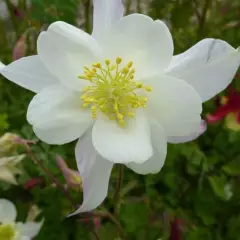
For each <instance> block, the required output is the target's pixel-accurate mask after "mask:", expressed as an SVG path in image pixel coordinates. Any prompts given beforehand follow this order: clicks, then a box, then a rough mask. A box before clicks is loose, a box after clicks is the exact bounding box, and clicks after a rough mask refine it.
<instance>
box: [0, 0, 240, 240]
mask: <svg viewBox="0 0 240 240" xmlns="http://www.w3.org/2000/svg"><path fill="white" fill-rule="evenodd" d="M31 2H32V5H31V8H30V9H28V10H27V8H26V1H25V0H22V1H19V6H18V9H19V11H20V12H21V13H22V14H23V16H24V17H23V18H22V19H18V18H17V17H16V16H13V15H11V16H10V18H9V19H7V20H5V21H4V20H0V59H1V61H3V62H5V63H9V62H11V61H12V51H13V48H14V47H15V44H16V43H17V41H18V40H19V37H20V36H22V35H23V34H26V35H27V36H28V37H27V42H26V44H27V54H34V53H36V39H37V36H38V34H39V32H40V31H41V30H44V29H45V28H46V27H47V26H48V25H49V24H50V23H51V22H53V21H58V20H61V21H66V22H68V23H70V24H74V25H77V26H79V25H82V23H83V26H82V27H84V28H85V29H90V27H89V24H90V22H91V21H89V19H91V18H92V16H91V14H90V12H91V11H89V10H91V5H89V1H88V0H84V1H82V2H80V1H78V0H68V1H66V0H51V1H49V0H32V1H31ZM133 2H134V1H133V0H127V1H126V4H127V5H126V6H128V9H129V11H132V12H133V11H136V10H135V9H132V8H134V7H133V6H134V4H131V3H133ZM135 2H138V3H140V2H141V4H140V5H139V4H138V5H137V6H138V7H137V8H138V10H139V11H141V12H147V13H148V14H149V15H150V16H152V17H153V18H154V19H158V18H160V19H163V20H164V21H165V22H166V23H167V24H168V26H169V27H170V30H171V32H172V35H173V39H174V44H175V54H178V53H180V52H182V51H185V50H186V49H188V48H189V47H191V46H192V45H193V44H195V43H196V42H197V41H199V40H200V39H202V38H207V37H214V38H220V39H223V40H226V41H228V42H229V43H230V44H232V46H234V47H237V46H239V45H240V31H239V30H238V29H239V26H240V21H239V9H240V2H239V0H231V1H230V0H223V1H219V0H203V1H202V0H195V1H191V0H181V1H180V0H177V1H176V0H141V1H140V0H136V1H135ZM89 6H90V7H89ZM83 13H84V14H83ZM83 15H84V16H83ZM80 23H81V24H80ZM233 85H234V86H235V87H236V89H238V90H240V81H239V75H238V77H236V78H235V80H234V82H233ZM222 95H224V93H222ZM32 97H33V93H31V92H28V91H27V90H24V89H22V88H21V87H19V86H16V85H15V84H13V83H11V82H8V81H7V80H6V79H3V78H2V77H1V78H0V103H1V104H0V134H2V133H3V132H5V131H10V132H15V133H17V134H19V135H20V136H21V137H23V138H26V139H36V137H35V136H34V134H33V131H32V128H31V126H29V125H28V124H27V122H26V117H25V115H26V110H27V106H28V103H29V101H30V100H31V98H32ZM215 109H216V102H215V99H212V100H210V101H209V102H207V103H205V104H204V111H203V117H204V116H205V115H206V114H207V113H210V112H213V111H214V110H215ZM239 142H240V133H239V132H232V131H230V130H228V129H226V128H225V126H224V124H223V123H218V124H215V125H209V126H208V131H207V132H206V133H205V134H204V135H203V136H201V137H200V138H199V139H198V140H196V141H194V142H191V143H186V144H179V145H170V144H169V146H168V156H167V160H166V162H165V165H164V167H163V169H162V171H161V172H160V173H158V174H156V175H148V176H140V175H136V174H134V173H133V172H132V171H130V170H128V169H126V168H125V173H124V182H123V188H122V191H121V193H120V195H121V206H120V211H119V214H116V215H118V218H119V221H120V223H121V225H122V227H123V228H124V230H125V232H126V234H127V235H128V237H129V239H133V240H134V239H136V240H157V239H159V238H161V239H162V240H166V239H169V236H170V228H171V227H170V225H171V222H172V221H173V220H174V219H181V221H182V225H181V229H182V234H183V237H182V238H183V239H184V240H185V239H186V240H202V239H204V240H240V237H239V229H240V216H239V208H240V188H239V184H240V178H239V175H240V159H239V156H240V148H239ZM74 144H75V143H74ZM74 144H68V145H65V146H49V145H47V144H45V143H42V142H38V143H37V144H36V145H35V146H33V147H32V151H33V152H34V153H35V154H36V157H37V159H39V160H41V161H42V163H43V165H44V167H45V168H47V169H48V170H49V171H50V172H51V173H53V174H54V175H55V177H56V178H57V179H58V180H59V181H60V182H61V183H62V184H64V183H65V182H64V178H63V176H62V174H61V172H60V170H59V169H58V168H57V165H56V160H55V156H56V155H61V156H62V157H63V158H64V159H66V160H67V162H68V164H69V166H70V167H71V168H74V169H76V163H75V159H74ZM18 152H19V153H23V152H25V149H24V148H22V147H20V148H19V149H18ZM21 169H22V170H23V171H24V174H22V175H20V176H19V177H18V182H19V185H18V186H10V185H7V184H2V183H1V184H0V196H1V197H4V198H8V199H10V200H12V201H13V202H14V203H15V204H16V205H17V208H18V213H19V215H18V220H19V221H24V220H26V217H27V212H28V209H29V207H30V206H31V205H32V204H33V203H34V204H37V205H38V206H39V208H40V209H41V210H42V212H41V214H40V216H39V217H38V218H39V219H41V218H44V220H45V222H44V226H43V228H42V230H41V232H40V234H39V235H38V236H37V237H36V240H44V239H48V240H56V239H58V240H67V239H70V240H77V239H96V238H94V234H93V232H94V231H95V232H97V233H98V235H99V238H100V239H103V240H120V239H123V237H121V238H120V234H119V228H118V226H117V225H116V224H114V222H113V221H112V220H111V219H109V218H107V217H102V218H101V222H100V226H98V227H96V226H94V224H93V221H92V220H90V221H89V220H86V219H85V215H83V216H81V215H80V216H77V217H73V218H66V215H67V214H69V213H70V212H72V211H73V206H72V203H71V202H70V201H69V200H68V199H67V198H66V197H65V196H64V194H63V192H62V190H61V189H58V188H57V187H56V185H54V184H53V182H52V180H51V178H49V176H48V175H47V174H46V171H44V170H43V169H42V168H41V167H40V166H39V165H38V164H36V163H35V162H33V161H32V159H31V158H30V157H26V159H25V160H24V161H23V163H22V165H21ZM36 177H37V178H38V177H40V178H41V182H40V183H38V184H37V185H36V186H35V187H33V188H32V189H25V188H24V186H25V184H26V182H28V181H29V180H31V179H32V178H36ZM116 177H117V172H116V171H115V169H114V172H113V175H112V179H111V181H110V186H109V195H108V196H109V197H108V199H107V200H106V201H105V202H104V204H103V205H104V208H103V205H102V206H101V207H100V208H99V210H101V211H105V209H107V210H108V211H110V212H111V213H113V212H114V209H113V205H114V204H113V195H114V192H115V188H116V187H115V186H116ZM70 194H71V196H72V198H73V201H74V204H75V205H78V204H80V203H81V201H82V193H81V191H79V192H75V191H74V190H70ZM86 218H87V216H86Z"/></svg>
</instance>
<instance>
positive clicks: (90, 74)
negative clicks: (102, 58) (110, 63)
mask: <svg viewBox="0 0 240 240" xmlns="http://www.w3.org/2000/svg"><path fill="white" fill-rule="evenodd" d="M93 74H94V73H93V72H91V71H88V72H87V73H86V75H87V77H89V78H91V77H92V76H93Z"/></svg>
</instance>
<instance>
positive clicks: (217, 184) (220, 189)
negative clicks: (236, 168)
mask: <svg viewBox="0 0 240 240" xmlns="http://www.w3.org/2000/svg"><path fill="white" fill-rule="evenodd" d="M208 182H209V183H210V185H211V187H212V190H213V192H214V193H215V195H216V196H218V197H220V198H221V199H222V200H225V199H226V195H225V190H224V188H225V180H224V178H223V177H218V176H210V177H208Z"/></svg>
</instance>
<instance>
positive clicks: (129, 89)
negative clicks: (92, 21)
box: [78, 57, 152, 127]
mask: <svg viewBox="0 0 240 240" xmlns="http://www.w3.org/2000/svg"><path fill="white" fill-rule="evenodd" d="M84 69H85V72H84V73H85V74H84V75H83V76H79V77H78V78H80V79H84V80H86V81H89V83H91V85H90V86H87V87H85V88H84V89H83V93H82V96H81V99H82V101H83V104H82V108H91V112H92V118H93V119H96V118H97V115H98V113H99V112H101V113H103V114H105V115H106V116H107V117H108V118H109V119H110V120H115V121H117V122H118V124H119V125H120V126H122V127H124V126H125V125H126V120H127V119H128V118H132V117H134V116H135V112H136V109H137V108H140V107H143V108H144V107H146V104H147V98H146V96H144V94H143V93H144V92H143V90H144V91H148V92H150V91H152V88H151V87H150V86H144V85H143V84H142V83H141V82H138V81H135V77H134V74H135V69H134V68H133V62H132V61H130V62H128V63H127V64H126V65H123V64H122V59H121V58H120V57H117V58H116V61H115V62H114V63H111V61H110V60H109V59H107V60H105V63H104V64H103V65H102V64H101V63H100V62H98V63H94V64H92V67H91V68H89V67H84Z"/></svg>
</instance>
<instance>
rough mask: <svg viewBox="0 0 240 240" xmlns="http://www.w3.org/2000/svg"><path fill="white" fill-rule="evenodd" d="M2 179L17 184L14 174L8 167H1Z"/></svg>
mask: <svg viewBox="0 0 240 240" xmlns="http://www.w3.org/2000/svg"><path fill="white" fill-rule="evenodd" d="M0 180H1V181H4V182H7V183H10V184H17V181H16V178H15V176H14V174H13V173H12V172H11V171H10V169H9V168H7V167H0Z"/></svg>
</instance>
